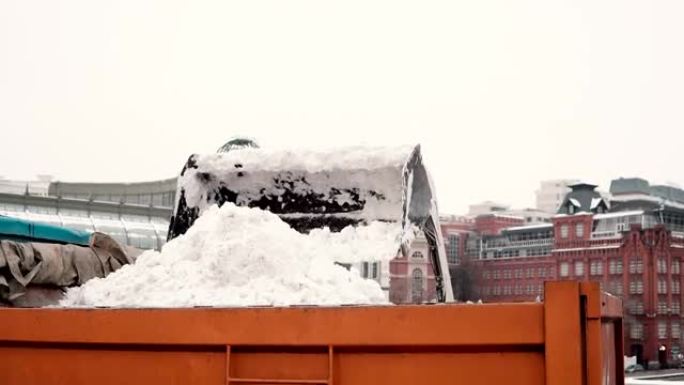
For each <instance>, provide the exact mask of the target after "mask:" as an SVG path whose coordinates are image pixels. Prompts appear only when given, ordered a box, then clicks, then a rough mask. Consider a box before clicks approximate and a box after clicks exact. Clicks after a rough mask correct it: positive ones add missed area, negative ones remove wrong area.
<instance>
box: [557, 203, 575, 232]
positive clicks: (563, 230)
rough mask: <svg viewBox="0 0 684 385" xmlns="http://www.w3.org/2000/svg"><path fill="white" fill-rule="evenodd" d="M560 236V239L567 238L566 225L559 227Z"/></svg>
mask: <svg viewBox="0 0 684 385" xmlns="http://www.w3.org/2000/svg"><path fill="white" fill-rule="evenodd" d="M570 207H572V206H570ZM560 235H561V238H567V237H568V225H561V228H560Z"/></svg>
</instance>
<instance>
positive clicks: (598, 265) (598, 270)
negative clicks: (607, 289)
mask: <svg viewBox="0 0 684 385" xmlns="http://www.w3.org/2000/svg"><path fill="white" fill-rule="evenodd" d="M589 269H590V271H589V273H590V274H591V275H603V261H601V260H594V261H591V264H590V266H589Z"/></svg>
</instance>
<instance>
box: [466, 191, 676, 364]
mask: <svg viewBox="0 0 684 385" xmlns="http://www.w3.org/2000/svg"><path fill="white" fill-rule="evenodd" d="M615 183H616V182H615V181H614V184H615ZM594 187H595V186H591V185H586V184H580V185H575V186H573V191H571V192H570V193H569V194H568V196H567V197H566V198H565V200H564V202H563V204H562V205H561V208H560V210H559V214H558V215H557V216H555V217H554V218H553V223H551V224H542V225H534V226H517V227H509V228H506V229H502V230H501V231H500V234H499V235H489V234H482V233H477V232H473V233H471V234H469V235H468V237H469V239H468V240H467V242H466V251H465V259H464V261H463V263H467V264H469V265H470V266H471V267H470V270H469V273H470V274H471V276H472V277H473V286H474V290H473V292H474V293H475V294H474V297H473V299H476V298H475V297H481V298H482V299H483V300H484V301H485V302H507V301H534V300H536V299H542V296H543V293H542V288H543V282H544V281H547V280H564V279H572V280H590V281H597V282H600V283H601V285H602V287H603V289H604V290H606V291H608V292H610V293H613V294H614V295H616V296H620V297H621V298H622V299H623V304H624V308H625V334H624V338H625V341H624V342H625V351H626V353H627V354H631V355H636V356H637V359H638V361H639V362H641V363H651V364H653V363H656V362H657V361H658V350H659V349H660V348H661V347H664V348H665V349H666V351H667V352H668V356H669V359H670V360H672V359H673V358H674V357H676V356H677V355H678V353H680V352H681V351H682V339H681V324H682V320H681V307H682V297H681V287H682V284H683V276H682V274H680V269H681V262H682V260H683V259H684V203H679V202H676V201H672V200H669V199H664V198H663V199H658V200H655V199H653V194H652V192H651V191H648V192H646V193H644V192H643V191H642V192H641V193H640V194H637V196H635V194H633V192H631V191H630V192H629V193H630V194H631V197H630V198H629V199H626V198H625V196H626V195H625V194H623V193H621V192H620V189H619V188H617V189H615V190H618V192H614V191H613V190H614V188H613V187H614V186H611V192H613V194H614V197H613V199H612V200H611V206H612V207H611V210H610V211H611V212H607V211H608V202H606V201H605V200H604V199H603V198H602V197H601V196H600V195H599V194H598V193H597V192H595V191H594ZM618 187H620V186H618ZM624 187H625V186H624V185H622V188H624Z"/></svg>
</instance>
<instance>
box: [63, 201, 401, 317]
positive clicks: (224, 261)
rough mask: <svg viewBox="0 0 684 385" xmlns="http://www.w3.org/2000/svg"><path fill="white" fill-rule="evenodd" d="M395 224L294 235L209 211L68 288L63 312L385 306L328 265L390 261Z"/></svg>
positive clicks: (252, 213) (249, 216)
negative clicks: (103, 273) (132, 258)
mask: <svg viewBox="0 0 684 385" xmlns="http://www.w3.org/2000/svg"><path fill="white" fill-rule="evenodd" d="M401 235H402V231H401V225H399V224H397V223H381V222H372V223H370V224H369V225H368V226H363V227H359V228H347V229H344V230H343V231H342V232H340V233H331V232H330V231H328V230H326V229H322V230H314V231H312V232H311V234H309V235H306V234H301V233H298V232H296V231H295V230H293V229H291V228H290V227H289V226H288V225H287V224H286V223H285V222H283V221H282V220H281V219H280V218H278V216H276V215H274V214H272V213H270V212H268V211H263V210H259V209H250V208H245V207H238V206H235V205H233V204H230V203H226V204H224V205H223V206H222V207H221V208H219V207H218V206H212V207H210V208H209V209H207V210H206V211H205V213H204V214H203V215H202V216H201V217H200V218H199V219H198V220H197V221H196V222H195V224H194V225H193V226H192V227H191V228H190V229H189V230H188V232H187V233H186V234H185V235H182V236H180V237H178V238H176V239H173V240H172V241H170V242H169V243H167V244H166V245H164V247H163V249H162V251H161V252H155V251H147V252H145V253H144V254H142V255H141V256H140V257H138V259H137V261H136V263H135V264H133V265H126V266H124V267H122V268H121V269H119V270H118V271H116V272H114V273H112V274H110V275H109V276H107V277H106V278H96V279H92V280H90V281H88V282H86V283H85V284H84V285H83V286H81V287H78V288H73V289H70V290H69V291H68V292H67V293H66V296H65V299H64V300H63V301H61V302H60V305H61V306H64V307H81V306H85V307H93V306H108V307H192V306H259V305H266V306H269V305H273V306H288V305H305V304H306V305H340V304H385V303H388V302H387V300H386V299H385V295H384V293H383V292H382V290H381V288H380V285H379V284H378V283H377V282H375V281H372V280H367V279H363V278H361V277H360V276H359V274H358V272H355V271H348V270H346V269H345V268H344V267H342V266H339V265H337V264H335V261H338V262H355V261H361V260H364V261H370V260H389V259H391V258H393V257H394V256H395V255H396V254H397V251H398V249H399V246H400V242H401Z"/></svg>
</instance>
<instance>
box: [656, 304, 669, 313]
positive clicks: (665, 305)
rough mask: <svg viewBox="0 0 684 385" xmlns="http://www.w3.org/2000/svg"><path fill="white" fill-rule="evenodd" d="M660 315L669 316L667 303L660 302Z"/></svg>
mask: <svg viewBox="0 0 684 385" xmlns="http://www.w3.org/2000/svg"><path fill="white" fill-rule="evenodd" d="M658 314H667V302H666V301H658Z"/></svg>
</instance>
